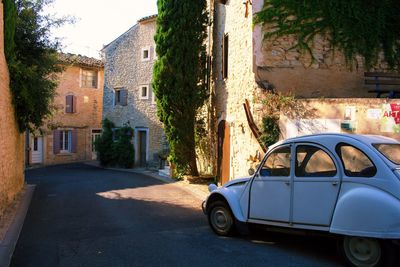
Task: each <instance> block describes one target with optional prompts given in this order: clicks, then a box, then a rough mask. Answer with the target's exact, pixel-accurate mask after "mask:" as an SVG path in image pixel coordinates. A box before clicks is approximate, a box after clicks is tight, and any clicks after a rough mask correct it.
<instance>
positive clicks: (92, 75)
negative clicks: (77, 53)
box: [81, 69, 97, 88]
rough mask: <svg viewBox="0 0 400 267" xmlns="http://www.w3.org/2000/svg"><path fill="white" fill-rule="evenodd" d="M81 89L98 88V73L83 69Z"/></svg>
mask: <svg viewBox="0 0 400 267" xmlns="http://www.w3.org/2000/svg"><path fill="white" fill-rule="evenodd" d="M81 87H86V88H97V71H96V70H86V69H82V77H81Z"/></svg>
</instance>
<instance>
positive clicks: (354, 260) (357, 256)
mask: <svg viewBox="0 0 400 267" xmlns="http://www.w3.org/2000/svg"><path fill="white" fill-rule="evenodd" d="M340 242H341V249H342V254H343V256H344V258H345V260H346V261H347V263H348V264H349V265H350V266H357V267H360V266H381V265H382V262H383V246H382V243H381V242H380V241H379V240H377V239H374V238H366V237H356V236H345V237H344V238H343V239H341V241H340Z"/></svg>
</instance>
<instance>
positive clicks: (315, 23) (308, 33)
mask: <svg viewBox="0 0 400 267" xmlns="http://www.w3.org/2000/svg"><path fill="white" fill-rule="evenodd" d="M399 14H400V5H399V3H398V0H380V1H376V0H307V1H304V0H265V2H264V7H263V9H262V10H261V11H260V12H259V13H257V14H256V16H255V21H254V22H255V23H261V24H267V25H268V30H267V32H266V33H265V38H273V37H281V36H288V35H292V36H295V37H297V45H296V46H295V47H297V48H300V49H302V50H305V51H308V52H310V54H311V55H312V49H311V47H312V42H313V41H314V37H315V36H317V35H322V36H327V37H328V38H329V43H330V45H331V47H332V48H336V49H338V50H339V51H341V52H343V54H344V56H345V59H346V61H347V64H349V65H350V64H351V63H352V62H353V60H354V58H355V57H356V56H357V55H360V56H362V57H363V58H364V60H365V66H366V68H367V69H369V68H372V67H373V66H374V65H375V64H376V63H377V62H378V60H379V56H380V53H381V52H383V59H384V61H386V62H387V63H388V66H389V67H390V68H391V69H398V68H399V65H400V15H399Z"/></svg>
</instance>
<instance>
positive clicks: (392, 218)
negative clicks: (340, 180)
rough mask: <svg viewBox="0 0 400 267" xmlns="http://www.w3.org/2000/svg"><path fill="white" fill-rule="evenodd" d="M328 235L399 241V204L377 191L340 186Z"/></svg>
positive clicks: (353, 185) (367, 187)
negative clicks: (340, 190) (340, 189)
mask: <svg viewBox="0 0 400 267" xmlns="http://www.w3.org/2000/svg"><path fill="white" fill-rule="evenodd" d="M330 232H331V233H336V234H344V235H352V236H365V237H374V238H393V239H398V238H400V200H399V199H397V198H395V197H394V196H393V195H391V194H389V193H387V192H385V191H383V190H380V189H378V188H375V187H372V186H368V185H360V184H347V185H343V186H342V192H341V194H340V196H339V199H338V202H337V204H336V208H335V211H334V214H333V218H332V223H331V227H330Z"/></svg>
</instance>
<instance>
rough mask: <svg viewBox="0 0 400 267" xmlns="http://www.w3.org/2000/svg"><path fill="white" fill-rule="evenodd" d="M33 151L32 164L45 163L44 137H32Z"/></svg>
mask: <svg viewBox="0 0 400 267" xmlns="http://www.w3.org/2000/svg"><path fill="white" fill-rule="evenodd" d="M31 151H32V152H31V153H32V154H31V163H32V164H41V163H43V137H32V145H31Z"/></svg>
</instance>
